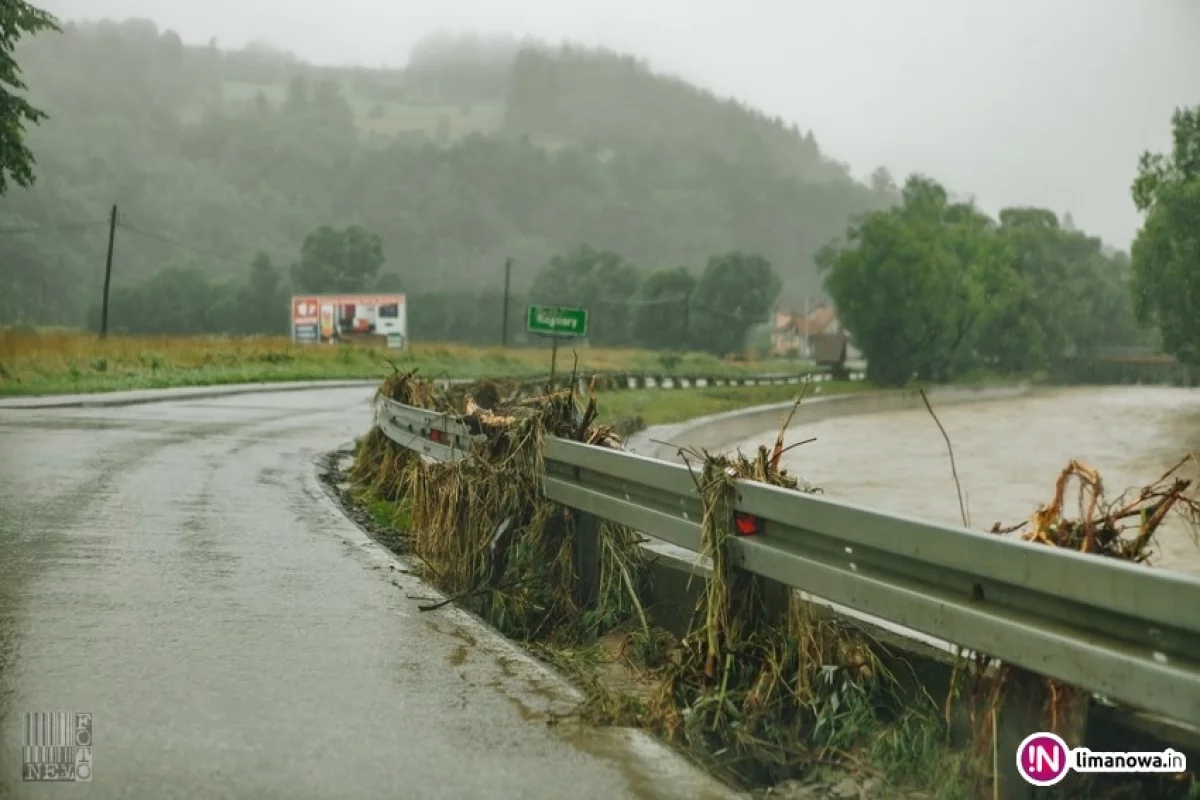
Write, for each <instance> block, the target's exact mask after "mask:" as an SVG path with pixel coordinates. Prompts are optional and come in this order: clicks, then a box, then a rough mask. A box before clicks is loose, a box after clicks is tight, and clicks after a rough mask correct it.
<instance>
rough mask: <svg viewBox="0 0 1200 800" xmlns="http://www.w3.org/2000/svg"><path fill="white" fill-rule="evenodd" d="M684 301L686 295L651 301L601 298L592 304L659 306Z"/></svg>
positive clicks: (657, 298)
mask: <svg viewBox="0 0 1200 800" xmlns="http://www.w3.org/2000/svg"><path fill="white" fill-rule="evenodd" d="M686 299H687V295H686V294H677V295H671V296H668V297H656V298H654V299H653V300H609V299H607V298H603V297H601V298H597V299H596V300H594V301H592V302H596V303H600V304H601V305H608V306H661V305H666V304H668V303H680V302H683V301H684V300H686Z"/></svg>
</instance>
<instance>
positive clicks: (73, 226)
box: [0, 222, 108, 236]
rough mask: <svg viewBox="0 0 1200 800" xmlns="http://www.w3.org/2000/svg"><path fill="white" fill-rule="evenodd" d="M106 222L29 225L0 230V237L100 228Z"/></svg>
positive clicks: (105, 224)
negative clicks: (14, 234)
mask: <svg viewBox="0 0 1200 800" xmlns="http://www.w3.org/2000/svg"><path fill="white" fill-rule="evenodd" d="M107 225H108V223H107V222H64V223H61V224H58V225H30V226H28V227H25V228H0V236H2V235H4V234H9V233H39V232H41V231H77V230H86V229H88V228H102V227H105V226H107Z"/></svg>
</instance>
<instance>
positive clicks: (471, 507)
mask: <svg viewBox="0 0 1200 800" xmlns="http://www.w3.org/2000/svg"><path fill="white" fill-rule="evenodd" d="M577 383H578V382H576V381H571V383H570V388H568V389H566V390H562V391H549V392H543V393H541V394H536V393H535V394H530V393H528V392H527V391H525V390H524V388H523V387H517V386H515V385H514V386H503V385H498V384H497V383H496V382H480V383H479V384H476V385H473V386H457V387H453V388H452V389H450V390H437V389H435V387H434V385H433V384H432V383H431V382H429V381H425V380H422V379H420V378H418V377H417V376H416V375H415V374H414V373H402V372H397V373H396V374H395V375H393V376H391V377H390V378H389V379H388V380H387V381H386V382H385V383H384V385H383V386H381V387H380V394H381V395H382V396H384V397H387V398H388V399H391V400H395V401H397V402H401V403H404V404H405V405H411V406H417V407H420V408H427V409H431V410H436V411H440V412H446V413H453V414H455V415H456V416H457V417H458V418H459V419H461V420H462V421H463V422H465V423H466V424H467V425H468V426H469V427H470V428H471V430H472V431H473V432H475V433H477V434H480V435H481V437H482V438H481V439H480V440H479V441H477V442H476V443H475V445H474V451H473V453H472V457H470V458H465V459H461V460H456V461H448V462H441V463H439V462H435V461H432V460H428V459H423V458H420V457H418V456H416V455H415V454H414V453H413V451H410V450H407V449H405V448H402V447H400V446H398V445H396V444H395V443H393V442H392V441H391V440H390V439H388V437H387V436H385V435H384V434H383V433H382V431H380V430H379V429H373V430H372V432H371V433H370V434H369V435H368V436H367V437H366V438H365V439H363V440H362V441H361V442H360V444H359V447H358V450H357V453H356V460H355V466H354V469H353V473H352V477H354V478H355V479H356V480H357V482H358V483H359V484H360V485H362V486H367V487H370V489H371V490H372V491H374V492H375V493H376V494H377V495H379V496H382V497H384V498H385V499H388V500H391V501H393V502H395V503H397V505H398V507H402V508H403V512H402V513H403V517H404V518H403V519H401V520H398V521H397V524H402V525H404V526H405V527H407V529H408V542H407V546H408V549H409V551H410V552H411V554H413V555H415V556H417V557H418V558H419V560H420V562H421V564H423V566H424V572H423V577H425V578H427V579H428V580H430V581H431V582H432V583H434V584H435V585H436V586H438V588H439V589H441V590H442V591H443V592H445V593H446V595H447V596H448V597H451V598H453V599H457V600H459V601H460V602H462V604H463V605H464V606H466V607H467V608H469V609H470V610H472V611H474V612H475V613H478V614H479V615H480V616H481V617H482V618H483V619H485V620H486V621H488V622H489V623H490V624H492V625H494V626H495V627H497V628H498V629H499V630H500V631H501V632H503V633H504V634H506V635H508V636H510V637H512V638H514V639H517V640H519V641H522V642H524V643H526V644H528V645H533V646H534V647H535V648H536V649H537V650H538V652H539V653H541V654H542V655H544V656H546V657H548V658H549V659H550V660H551V661H553V662H554V663H555V664H556V665H558V666H560V667H562V668H565V669H566V670H567V671H568V672H570V673H571V674H572V675H573V677H576V678H577V679H580V682H581V683H583V684H585V686H586V687H587V699H586V700H585V702H584V703H583V704H582V705H581V708H580V711H579V715H580V716H581V717H582V718H583V719H585V720H586V721H588V722H591V723H600V724H634V725H638V726H640V727H644V728H647V729H650V730H654V731H656V732H658V733H660V734H661V735H663V736H664V737H666V738H668V739H669V740H671V741H673V742H675V743H676V744H677V745H679V746H681V747H684V748H686V749H688V750H689V751H691V752H692V754H693V755H694V756H695V757H697V758H699V759H702V760H703V761H705V762H706V763H707V764H708V765H709V766H710V767H711V768H712V769H713V770H714V771H715V772H717V773H718V774H719V775H721V776H722V777H724V778H725V779H727V780H731V781H733V782H735V783H737V784H740V785H743V786H749V787H754V786H758V787H763V786H770V785H773V784H777V783H778V782H780V781H785V780H788V779H798V778H806V779H807V778H811V777H812V775H813V772H814V768H815V767H829V766H831V765H840V766H841V767H843V768H844V767H846V766H847V765H849V764H851V763H852V762H853V761H854V759H847V758H846V753H847V752H848V751H850V750H856V749H860V748H863V747H867V746H868V745H869V746H871V747H874V748H876V749H880V748H882V749H884V750H886V749H888V748H891V749H892V751H893V752H894V753H896V754H897V756H896V759H895V760H896V761H897V763H899V762H900V761H902V760H903V759H904V758H909V757H910V756H904V757H901V756H899V755H898V754H900V753H901V752H902V751H903V750H904V749H905V746H904V745H902V744H901V743H900V741H899V738H900V737H901V736H902V735H908V733H909V732H908V731H903V732H902V731H901V729H900V727H896V726H892V727H890V728H886V726H887V725H888V722H887V721H885V720H883V719H882V718H880V715H879V713H878V712H879V709H880V708H881V707H883V706H889V705H890V706H891V707H893V708H894V707H896V706H897V705H899V703H897V701H896V697H895V696H894V694H889V693H894V691H895V690H896V682H895V680H894V679H893V678H892V677H891V675H890V674H889V673H888V671H887V669H886V668H885V667H884V666H883V664H882V663H881V662H880V660H879V659H878V658H877V657H876V656H875V654H874V651H873V649H872V647H871V646H870V643H869V642H868V641H867V640H866V638H865V637H864V636H863V635H862V634H861V632H859V631H857V630H856V629H854V628H853V627H852V626H850V625H846V624H843V623H839V622H838V621H836V620H833V619H829V618H820V619H818V618H817V617H816V616H814V615H811V614H809V613H808V611H807V609H806V607H805V606H804V605H803V604H802V603H801V602H800V601H799V600H798V598H796V596H795V593H793V592H790V591H786V590H784V591H780V590H781V589H783V588H784V587H781V586H780V585H778V584H771V583H770V582H768V581H765V580H763V579H761V578H759V577H758V576H755V575H752V574H751V573H748V572H746V571H744V570H740V569H737V565H736V563H735V562H734V561H733V560H732V553H733V548H732V547H731V546H730V545H731V542H730V540H729V538H728V537H730V536H732V535H733V534H732V533H731V532H730V530H729V525H728V524H727V523H728V521H729V520H730V519H731V518H732V513H733V512H732V497H731V492H733V491H734V487H735V483H734V481H735V480H737V479H748V480H758V481H764V482H767V483H771V484H773V485H777V486H782V487H784V488H790V489H795V490H801V491H819V490H817V489H815V488H814V487H811V486H809V485H808V484H807V483H805V482H803V481H801V480H799V479H798V478H796V477H794V476H791V475H789V474H788V473H787V472H786V470H783V469H781V467H780V458H781V456H782V452H783V450H784V449H785V448H784V447H783V442H782V438H783V434H784V428H785V427H786V423H785V425H784V426H783V427H781V431H780V440H779V442H778V443H777V445H776V447H775V448H774V450H773V451H768V450H767V449H766V448H762V449H760V450H759V452H758V453H756V454H754V456H752V457H745V456H743V455H741V454H740V453H739V454H737V455H734V456H716V455H712V454H709V453H704V452H699V451H697V452H695V453H693V454H692V455H693V456H695V457H696V459H697V460H698V462H699V463H698V464H697V465H696V470H695V476H696V480H697V481H698V488H699V493H700V495H701V498H702V508H703V512H704V516H703V525H702V528H703V531H704V546H705V555H707V556H708V558H709V560H710V561H711V563H712V565H713V571H712V577H711V578H710V579H709V580H707V581H705V582H704V584H703V586H702V587H701V588H702V591H701V592H700V597H699V602H698V605H697V607H696V609H695V611H694V613H693V615H692V622H691V624H690V626H689V627H690V630H688V631H687V632H686V635H684V636H683V638H682V640H680V639H678V638H676V637H674V636H672V635H670V634H668V633H667V632H666V631H664V630H662V629H660V628H657V627H655V626H654V624H653V620H652V619H651V617H650V615H648V613H647V608H648V606H649V604H650V603H651V602H653V599H654V598H653V594H652V587H651V586H650V585H649V581H648V573H649V570H648V567H649V557H648V554H647V551H646V550H644V549H643V548H641V547H640V546H639V535H638V534H637V533H635V532H634V531H632V530H630V529H629V528H625V527H623V526H619V525H615V524H611V523H607V522H605V523H602V524H600V525H599V526H598V528H599V530H598V531H597V534H598V542H599V546H598V550H599V560H600V565H599V570H600V578H599V581H598V584H599V589H598V591H597V596H595V597H593V598H580V597H579V596H578V593H577V591H576V588H577V584H578V580H577V560H576V553H574V552H573V548H575V547H577V546H578V542H579V540H580V537H577V536H576V535H575V534H576V532H577V530H578V526H579V525H580V524H581V518H580V516H579V515H578V514H576V513H575V512H574V511H572V510H571V509H568V508H566V507H564V506H561V505H559V504H557V503H554V502H552V501H548V500H546V499H545V498H544V497H543V496H542V495H541V493H540V491H539V484H538V476H539V475H541V474H542V473H543V472H544V467H543V465H542V463H541V440H542V438H543V437H544V436H546V435H554V436H558V437H562V438H567V439H571V440H574V441H582V442H587V443H590V444H593V445H596V446H601V447H617V448H619V447H620V439H619V438H618V437H617V436H616V434H615V433H614V432H613V431H612V430H611V429H609V428H607V427H605V426H597V425H595V419H596V394H595V393H594V392H592V393H591V394H590V396H589V397H587V398H586V400H585V399H584V398H583V397H581V396H580V395H579V394H578V393H577V392H576V391H575V389H574V387H575V386H576V385H577ZM433 607H435V606H434V605H431V606H425V608H433ZM614 638H616V639H617V640H619V642H620V643H619V644H618V645H617V647H616V649H617V650H619V651H620V652H621V654H622V657H621V658H620V659H619V660H620V661H622V662H623V663H622V670H623V671H624V673H625V676H626V677H627V678H629V680H623V681H618V682H613V681H608V680H600V679H597V678H596V673H595V671H594V670H592V669H589V664H588V662H592V661H594V659H595V649H594V648H595V646H596V645H597V643H598V642H599V641H601V640H602V639H603V640H604V642H605V643H611V642H612V640H613V639H614ZM592 666H594V664H593V665H592ZM917 716H918V714H917V713H914V714H905V715H904V720H903V724H904V725H908V726H910V727H911V725H912V721H913V720H914V719H916V718H917ZM919 716H920V719H921V721H922V723H927V724H929V725H931V726H936V725H937V724H939V720H938V718H937V714H936V706H935V705H934V704H933V703H932V702H929V703H927V704H926V705H925V706H924V707H922V708H921V709H920V711H919ZM885 728H886V730H885ZM925 743H926V744H927V745H930V747H929V748H928V750H929V751H930V752H932V751H933V750H937V751H939V752H940V751H941V750H944V746H943V744H942V743H941V742H938V741H937V736H936V735H926V736H925ZM930 752H924V753H922V754H921V756H920V757H921V758H928V757H930ZM948 758H949V757H948ZM901 771H903V770H901ZM925 771H926V772H927V774H925V775H917V774H916V773H917V772H918V770H915V769H912V770H908V773H909V774H907V775H905V776H904V777H907V778H920V779H921V782H922V783H925V782H929V781H935V782H937V783H942V784H945V783H946V772H945V771H944V770H943V771H939V770H936V769H931V768H929V767H928V766H927V767H926V768H925ZM935 773H936V774H935ZM876 784H877V785H879V786H882V783H880V782H879V780H878V779H877V780H876Z"/></svg>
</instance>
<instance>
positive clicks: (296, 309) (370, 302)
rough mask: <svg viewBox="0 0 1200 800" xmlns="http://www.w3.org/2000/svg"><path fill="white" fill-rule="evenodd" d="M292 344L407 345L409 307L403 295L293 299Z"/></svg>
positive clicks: (356, 295)
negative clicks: (350, 342) (352, 343)
mask: <svg viewBox="0 0 1200 800" xmlns="http://www.w3.org/2000/svg"><path fill="white" fill-rule="evenodd" d="M291 318H292V341H293V342H295V343H297V344H336V343H337V342H347V341H359V342H363V343H368V344H375V343H378V344H386V345H387V346H388V347H407V346H408V308H407V307H406V305H405V296H404V295H402V294H312V295H297V296H295V297H293V298H292V310H291Z"/></svg>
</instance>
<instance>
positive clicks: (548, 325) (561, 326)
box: [525, 306, 587, 336]
mask: <svg viewBox="0 0 1200 800" xmlns="http://www.w3.org/2000/svg"><path fill="white" fill-rule="evenodd" d="M525 330H527V331H529V332H530V333H540V334H543V335H545V336H586V335H587V309H585V308H559V307H557V306H530V307H529V312H528V313H527V314H526V316H525Z"/></svg>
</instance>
